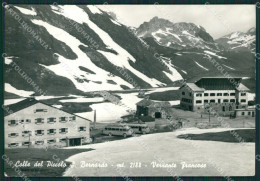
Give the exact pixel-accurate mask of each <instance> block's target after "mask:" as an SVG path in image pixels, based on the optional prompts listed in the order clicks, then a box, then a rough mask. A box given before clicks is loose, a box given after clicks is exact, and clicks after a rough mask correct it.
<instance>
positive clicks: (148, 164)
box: [64, 128, 255, 176]
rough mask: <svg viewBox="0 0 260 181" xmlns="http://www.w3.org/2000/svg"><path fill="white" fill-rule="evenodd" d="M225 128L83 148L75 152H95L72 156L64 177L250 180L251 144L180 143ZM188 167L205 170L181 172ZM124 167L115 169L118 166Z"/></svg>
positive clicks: (192, 130) (181, 132) (169, 134)
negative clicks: (137, 164)
mask: <svg viewBox="0 0 260 181" xmlns="http://www.w3.org/2000/svg"><path fill="white" fill-rule="evenodd" d="M227 130H230V129H227V128H215V129H198V128H185V129H180V130H178V131H175V132H167V133H158V134H149V135H142V136H139V137H132V138H128V139H123V140H118V141H112V142H105V143H99V144H92V145H85V146H79V147H70V148H66V149H75V148H93V149H95V150H93V151H90V152H85V153H80V154H76V155H73V156H71V157H70V158H68V159H67V161H69V162H72V163H74V164H73V166H71V167H70V168H68V169H67V171H66V172H65V173H64V176H71V175H76V176H122V175H128V176H174V175H175V174H176V175H178V176H223V175H232V176H252V175H254V170H255V166H254V165H255V164H254V163H255V159H254V158H255V155H254V154H255V151H254V150H255V144H254V143H245V144H240V143H227V142H218V141H199V140H185V139H179V138H177V137H176V136H177V135H180V134H187V133H194V134H199V133H205V132H219V131H227ZM131 162H141V165H142V166H141V168H130V163H131ZM152 162H157V163H161V164H162V163H164V164H166V163H168V164H172V163H174V164H176V167H175V168H169V169H167V168H161V167H153V165H152ZM182 162H185V163H187V164H206V167H205V168H182ZM88 163H89V164H91V163H106V164H107V167H88V166H87V167H85V166H86V165H87V164H88ZM122 163H123V164H124V167H117V164H122Z"/></svg>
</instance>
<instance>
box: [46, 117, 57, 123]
mask: <svg viewBox="0 0 260 181" xmlns="http://www.w3.org/2000/svg"><path fill="white" fill-rule="evenodd" d="M55 122H56V118H48V119H47V123H50V124H53V123H55Z"/></svg>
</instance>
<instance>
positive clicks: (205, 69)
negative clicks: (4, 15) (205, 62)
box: [194, 61, 209, 71]
mask: <svg viewBox="0 0 260 181" xmlns="http://www.w3.org/2000/svg"><path fill="white" fill-rule="evenodd" d="M194 62H195V63H196V64H197V65H198V66H199V67H201V68H203V69H204V70H207V71H209V69H207V68H205V67H203V66H202V65H200V64H199V63H198V62H196V61H194Z"/></svg>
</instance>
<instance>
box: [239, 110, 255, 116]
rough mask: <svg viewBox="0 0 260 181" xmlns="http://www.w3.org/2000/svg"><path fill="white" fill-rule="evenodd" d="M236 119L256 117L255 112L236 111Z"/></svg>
mask: <svg viewBox="0 0 260 181" xmlns="http://www.w3.org/2000/svg"><path fill="white" fill-rule="evenodd" d="M235 115H236V117H241V116H242V117H255V110H252V109H248V110H246V109H245V110H236V111H235Z"/></svg>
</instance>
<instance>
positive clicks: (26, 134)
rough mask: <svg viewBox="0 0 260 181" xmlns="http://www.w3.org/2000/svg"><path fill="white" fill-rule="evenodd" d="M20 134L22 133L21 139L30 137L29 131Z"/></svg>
mask: <svg viewBox="0 0 260 181" xmlns="http://www.w3.org/2000/svg"><path fill="white" fill-rule="evenodd" d="M22 133H23V135H22V136H23V137H28V136H31V131H28V130H26V131H23V132H22Z"/></svg>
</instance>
